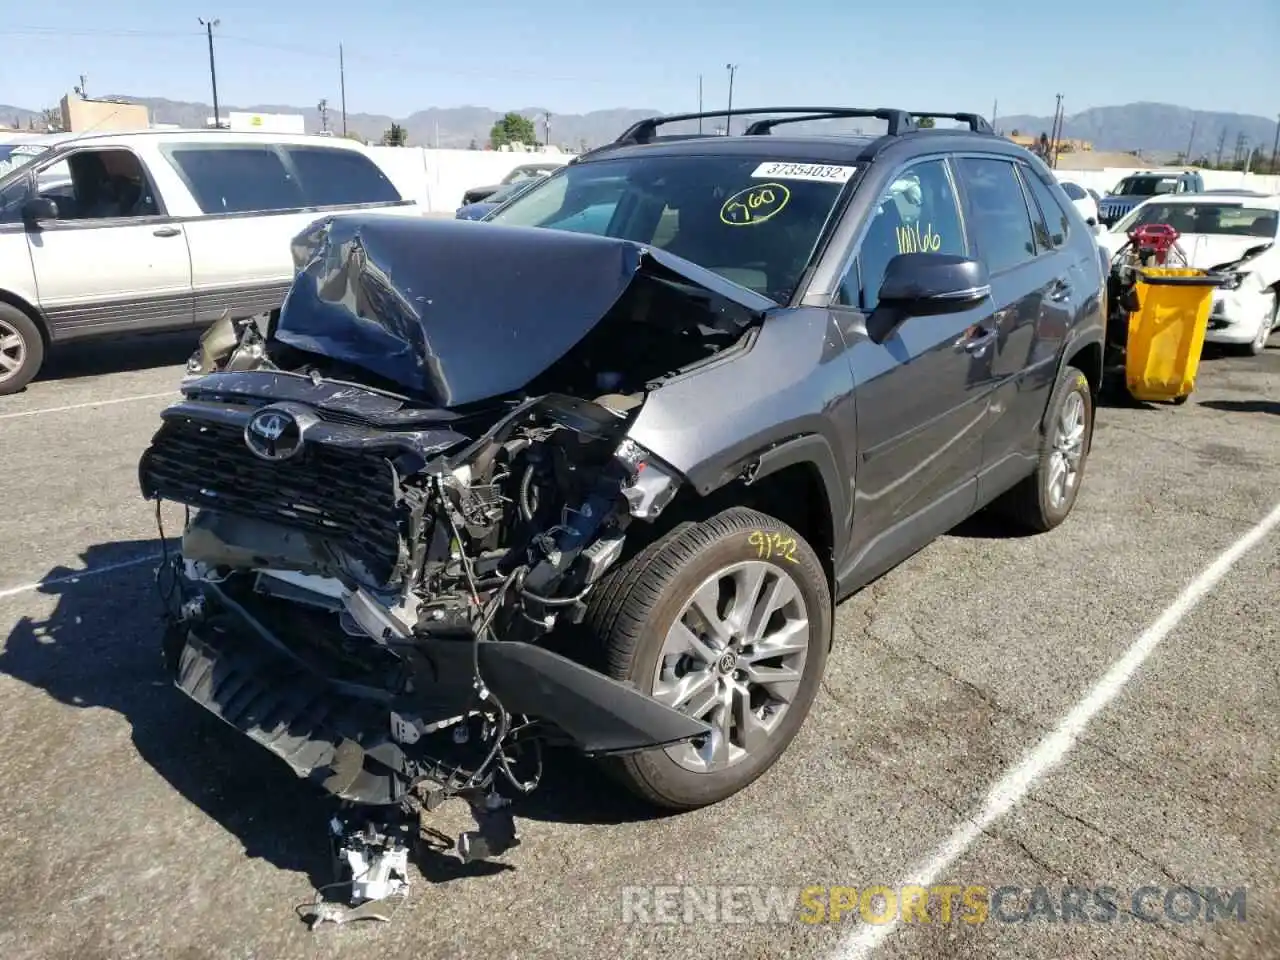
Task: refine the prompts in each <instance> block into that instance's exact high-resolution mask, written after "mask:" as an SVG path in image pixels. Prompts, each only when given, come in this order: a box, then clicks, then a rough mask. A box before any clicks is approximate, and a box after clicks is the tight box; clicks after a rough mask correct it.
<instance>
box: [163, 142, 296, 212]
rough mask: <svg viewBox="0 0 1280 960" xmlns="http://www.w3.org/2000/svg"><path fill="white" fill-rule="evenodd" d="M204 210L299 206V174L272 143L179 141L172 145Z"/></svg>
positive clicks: (175, 159) (172, 153)
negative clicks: (186, 143)
mask: <svg viewBox="0 0 1280 960" xmlns="http://www.w3.org/2000/svg"><path fill="white" fill-rule="evenodd" d="M167 152H168V156H169V160H170V162H171V163H172V164H173V165H174V167H175V168H176V169H177V171H178V173H179V174H180V175H181V176H182V178H183V180H184V181H185V182H186V184H187V187H188V188H189V189H190V190H191V193H192V196H194V197H195V200H196V203H197V204H199V206H200V210H201V211H202V212H203V213H208V214H218V213H255V212H264V211H272V210H297V209H300V208H302V207H306V206H308V205H309V204H308V203H307V201H306V199H305V197H304V195H303V193H302V188H301V186H300V185H299V183H298V181H297V178H296V177H294V176H293V174H292V173H290V172H289V169H288V168H287V167H286V166H285V164H284V161H283V160H282V159H281V158H280V154H279V153H277V151H276V149H275V148H274V147H271V146H261V147H259V146H252V145H244V146H179V147H174V148H173V149H171V150H169V151H167Z"/></svg>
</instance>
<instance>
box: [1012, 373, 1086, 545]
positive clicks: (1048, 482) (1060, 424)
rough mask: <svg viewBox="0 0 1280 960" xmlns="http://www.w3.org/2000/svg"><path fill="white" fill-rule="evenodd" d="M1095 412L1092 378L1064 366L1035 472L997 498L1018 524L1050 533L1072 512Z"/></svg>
mask: <svg viewBox="0 0 1280 960" xmlns="http://www.w3.org/2000/svg"><path fill="white" fill-rule="evenodd" d="M1093 413H1094V406H1093V393H1092V391H1091V390H1090V388H1089V380H1088V378H1087V377H1085V375H1084V373H1082V372H1081V371H1080V370H1078V369H1077V368H1075V367H1073V366H1070V365H1067V366H1064V367H1063V368H1062V372H1061V373H1060V374H1059V375H1058V382H1057V383H1056V384H1055V385H1054V388H1053V393H1052V394H1051V395H1050V398H1049V408H1048V410H1047V411H1046V414H1045V429H1044V432H1043V435H1042V436H1041V438H1040V457H1039V461H1038V463H1037V464H1036V469H1035V472H1034V473H1032V474H1031V476H1029V477H1027V478H1026V479H1025V480H1023V481H1022V482H1021V483H1019V484H1018V485H1017V486H1016V487H1014V488H1013V489H1011V490H1010V491H1009V492H1008V493H1006V494H1004V495H1003V496H1002V497H1001V498H1000V499H999V500H997V501H996V505H997V508H998V509H999V510H1000V511H1001V512H1003V513H1004V514H1005V516H1007V517H1008V518H1009V519H1010V520H1012V521H1013V522H1014V523H1016V524H1017V525H1018V526H1021V527H1025V528H1026V529H1028V530H1031V531H1033V532H1035V533H1045V532H1048V531H1049V530H1052V529H1053V528H1054V527H1056V526H1058V525H1059V524H1060V523H1062V522H1063V521H1064V520H1066V519H1067V516H1068V515H1069V514H1070V513H1071V508H1072V507H1074V506H1075V502H1076V497H1077V496H1079V494H1080V484H1081V482H1082V480H1083V479H1084V467H1085V462H1086V461H1087V460H1088V459H1089V450H1090V448H1091V447H1092V446H1093Z"/></svg>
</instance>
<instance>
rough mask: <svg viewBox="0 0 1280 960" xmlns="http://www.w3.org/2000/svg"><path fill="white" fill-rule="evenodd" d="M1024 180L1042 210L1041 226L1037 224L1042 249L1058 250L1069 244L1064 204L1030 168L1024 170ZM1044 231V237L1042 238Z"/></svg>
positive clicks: (1037, 234)
mask: <svg viewBox="0 0 1280 960" xmlns="http://www.w3.org/2000/svg"><path fill="white" fill-rule="evenodd" d="M1022 179H1023V181H1024V182H1025V183H1026V184H1027V186H1028V187H1030V188H1031V195H1032V197H1034V198H1035V202H1036V206H1038V207H1039V208H1040V214H1041V220H1042V223H1041V224H1037V227H1036V238H1037V240H1039V241H1040V246H1041V247H1047V248H1049V249H1053V250H1056V249H1057V248H1058V247H1060V246H1062V245H1063V244H1064V243H1066V242H1067V225H1068V223H1069V221H1068V219H1067V212H1066V211H1065V210H1063V209H1062V204H1060V203H1059V202H1058V198H1057V197H1055V196H1054V195H1053V191H1052V190H1050V189H1049V186H1048V184H1046V183H1045V182H1044V181H1043V180H1041V179H1040V178H1039V177H1037V176H1036V174H1035V171H1034V170H1032V169H1030V168H1029V167H1026V166H1024V167H1023V168H1022ZM1042 229H1043V231H1044V235H1043V236H1041V230H1042Z"/></svg>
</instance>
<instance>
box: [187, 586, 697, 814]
mask: <svg viewBox="0 0 1280 960" xmlns="http://www.w3.org/2000/svg"><path fill="white" fill-rule="evenodd" d="M184 586H185V591H186V592H187V594H188V595H189V596H190V597H191V599H189V600H188V601H187V602H186V603H185V604H184V606H183V610H184V615H183V617H182V618H180V619H178V620H177V621H176V622H175V623H174V624H173V625H172V626H171V627H170V630H169V632H168V634H167V635H166V639H165V654H166V660H167V662H168V664H169V667H170V670H171V671H172V675H173V679H174V683H175V685H176V686H177V687H178V689H180V690H181V691H182V692H183V693H185V694H186V695H187V696H188V697H190V698H191V699H192V700H194V701H195V702H196V703H198V704H200V705H201V706H202V707H204V708H205V709H206V710H208V711H209V712H211V713H213V714H214V715H215V716H217V717H219V718H220V719H221V720H223V721H224V722H226V723H227V724H229V725H230V726H232V727H234V728H236V729H237V730H239V731H240V732H241V733H243V734H245V736H247V737H249V738H250V739H251V740H253V741H254V742H256V743H258V744H259V745H260V746H263V747H265V748H266V749H268V750H270V751H271V752H272V753H274V754H275V755H276V756H277V757H279V758H280V759H282V760H284V761H285V762H286V763H287V764H288V765H289V767H290V768H291V769H292V770H293V772H294V773H295V774H296V775H297V776H298V777H300V778H303V779H306V780H309V781H312V782H314V783H316V784H318V785H319V786H321V787H323V788H324V789H325V790H326V791H328V792H329V793H331V794H333V795H334V796H336V797H339V798H340V799H343V800H347V801H350V802H353V803H358V804H374V805H385V804H394V803H398V802H400V801H401V800H403V799H404V798H405V797H406V795H407V794H408V792H409V790H410V787H411V786H412V785H413V784H414V783H415V782H418V781H420V780H424V779H425V780H431V781H435V782H438V783H441V782H445V781H446V780H447V779H449V777H450V773H449V771H451V770H454V769H457V768H458V767H459V766H464V765H465V763H466V761H465V759H461V758H459V757H457V756H451V755H448V747H449V745H450V743H451V738H450V736H449V734H450V732H451V731H450V730H449V729H448V728H447V726H446V725H447V724H450V723H452V722H453V721H454V720H455V719H459V718H462V717H464V716H465V715H467V714H468V713H469V712H470V710H471V709H472V708H477V709H480V705H479V704H478V703H477V702H476V697H475V691H474V689H473V687H472V685H471V678H472V672H471V670H472V666H473V654H474V656H475V660H477V661H478V663H479V673H480V676H481V677H483V678H484V682H485V685H486V686H487V687H488V692H489V694H490V695H491V696H493V697H496V698H497V700H498V701H499V702H501V703H502V705H503V707H504V708H505V709H506V710H507V711H509V712H510V713H512V714H520V715H524V716H526V717H527V718H529V719H530V720H537V721H540V723H541V724H542V725H545V727H546V732H545V733H544V736H545V738H546V739H549V740H552V741H560V742H567V743H568V744H570V745H572V746H574V747H576V748H577V749H579V750H580V751H582V752H583V753H585V754H588V755H609V754H621V753H630V752H635V751H638V750H647V749H653V748H657V747H663V746H669V745H671V744H674V743H679V742H682V741H686V740H691V739H695V738H697V737H701V736H705V735H707V734H708V733H709V732H710V730H709V727H708V726H707V725H706V724H705V723H703V722H701V721H698V720H694V719H692V718H690V717H688V716H685V715H684V714H682V713H679V712H677V711H675V710H673V709H671V708H670V707H667V706H666V705H664V704H662V703H659V702H658V701H657V700H654V699H653V698H651V697H648V696H646V695H644V694H642V693H639V692H638V691H636V690H635V689H633V688H631V687H629V686H626V685H623V684H620V683H618V682H616V681H614V680H611V679H610V678H608V677H605V676H604V675H602V674H600V673H597V672H595V671H593V670H590V669H588V668H587V667H584V666H582V665H581V664H578V663H575V662H574V661H571V660H569V659H567V658H565V657H562V656H560V655H558V654H556V653H553V652H552V651H550V650H547V649H545V648H542V647H539V646H535V645H533V644H529V643H522V642H493V641H440V642H436V643H433V644H430V645H428V646H425V647H424V648H423V650H422V658H423V659H424V660H425V661H429V663H430V669H429V670H428V671H427V673H429V674H430V675H431V676H434V677H435V678H437V679H438V682H437V683H434V684H432V685H430V686H429V687H426V688H425V689H424V687H423V685H422V684H421V679H422V677H423V675H424V674H423V673H422V672H421V671H419V672H418V673H417V674H416V680H417V681H418V682H417V683H416V684H415V685H411V688H412V687H414V686H416V690H415V692H413V693H412V694H393V693H391V692H390V691H388V690H385V689H380V688H377V687H372V686H364V685H361V684H358V683H352V682H347V681H344V680H338V679H334V678H332V677H328V676H326V675H324V674H323V673H322V672H321V671H319V670H317V669H316V667H315V665H314V664H312V663H309V662H307V661H306V660H305V659H304V658H303V657H302V656H300V655H299V654H298V653H297V652H295V651H294V650H293V649H291V648H290V647H289V646H287V645H286V644H285V643H284V642H282V640H281V639H280V638H278V637H276V636H274V635H273V634H272V633H271V632H270V631H269V630H268V629H267V628H266V627H265V626H264V625H263V624H262V623H261V622H259V621H258V620H257V619H256V618H255V617H254V616H253V615H252V614H251V613H249V612H248V611H247V610H245V608H243V607H242V606H240V605H239V604H238V603H237V602H236V601H235V600H233V599H231V598H230V597H229V596H228V595H226V594H225V593H224V592H223V591H222V590H221V589H219V587H218V586H216V585H214V584H209V583H201V584H194V583H191V582H190V581H186V582H185V585H184ZM474 643H478V649H476V650H474V651H473V649H472V644H474ZM401 714H403V715H412V716H416V717H423V718H426V719H427V720H428V721H429V723H428V727H430V726H433V725H435V724H439V725H440V727H441V729H442V730H443V733H442V734H441V736H440V737H439V738H435V739H434V740H433V738H431V737H422V738H419V737H417V736H415V737H413V738H412V739H411V740H409V739H407V738H406V742H403V743H402V742H397V739H396V736H395V734H394V730H395V728H396V725H395V720H396V718H397V717H398V716H400V715H401ZM547 733H549V734H550V735H549V736H547V735H546V734H547ZM442 742H443V744H444V745H445V750H444V752H441V750H440V747H441V743H442Z"/></svg>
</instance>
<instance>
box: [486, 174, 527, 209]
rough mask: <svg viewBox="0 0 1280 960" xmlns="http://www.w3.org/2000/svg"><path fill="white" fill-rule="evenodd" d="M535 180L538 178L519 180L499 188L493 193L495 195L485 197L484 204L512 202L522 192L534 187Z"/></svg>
mask: <svg viewBox="0 0 1280 960" xmlns="http://www.w3.org/2000/svg"><path fill="white" fill-rule="evenodd" d="M534 179H536V178H534V177H523V178H521V179H519V180H513V181H511V183H508V184H504V185H503V186H501V187H499V188H498V189H497V190H495V191H493V193H491V194H489V196H487V197H485V198H484V202H485V203H502V202H503V201H505V200H510V199H511V198H512V197H514V196H515V195H516V194H517V193H519V192H520V191H521V190H527V189H529V187H531V186H532V185H533V181H534Z"/></svg>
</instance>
